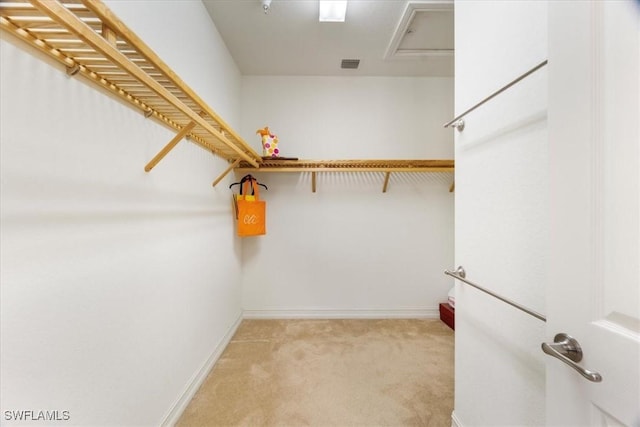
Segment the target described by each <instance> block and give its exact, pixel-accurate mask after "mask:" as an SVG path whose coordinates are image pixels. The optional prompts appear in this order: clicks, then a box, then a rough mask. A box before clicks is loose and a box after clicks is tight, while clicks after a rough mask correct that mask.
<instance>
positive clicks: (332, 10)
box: [319, 0, 347, 22]
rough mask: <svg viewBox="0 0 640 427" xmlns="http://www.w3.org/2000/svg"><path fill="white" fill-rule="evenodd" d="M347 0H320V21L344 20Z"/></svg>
mask: <svg viewBox="0 0 640 427" xmlns="http://www.w3.org/2000/svg"><path fill="white" fill-rule="evenodd" d="M346 16H347V0H320V18H319V20H320V22H344V20H345V17H346Z"/></svg>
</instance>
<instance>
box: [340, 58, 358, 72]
mask: <svg viewBox="0 0 640 427" xmlns="http://www.w3.org/2000/svg"><path fill="white" fill-rule="evenodd" d="M359 65H360V60H359V59H343V60H342V65H340V68H344V69H347V70H357V69H358V66H359Z"/></svg>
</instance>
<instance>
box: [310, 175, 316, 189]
mask: <svg viewBox="0 0 640 427" xmlns="http://www.w3.org/2000/svg"><path fill="white" fill-rule="evenodd" d="M311 191H313V192H314V193H315V192H316V173H315V172H311Z"/></svg>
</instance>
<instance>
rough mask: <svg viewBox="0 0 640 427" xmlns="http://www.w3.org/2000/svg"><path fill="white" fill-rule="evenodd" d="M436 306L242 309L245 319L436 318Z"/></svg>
mask: <svg viewBox="0 0 640 427" xmlns="http://www.w3.org/2000/svg"><path fill="white" fill-rule="evenodd" d="M439 317H440V311H439V309H438V308H420V309H399V310H329V309H327V310H287V309H285V310H244V318H245V319H438V318H439Z"/></svg>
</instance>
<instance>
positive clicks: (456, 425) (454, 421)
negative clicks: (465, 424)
mask: <svg viewBox="0 0 640 427" xmlns="http://www.w3.org/2000/svg"><path fill="white" fill-rule="evenodd" d="M451 427H462V423H461V422H460V420H459V419H458V417H457V416H456V411H453V412H452V413H451Z"/></svg>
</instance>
